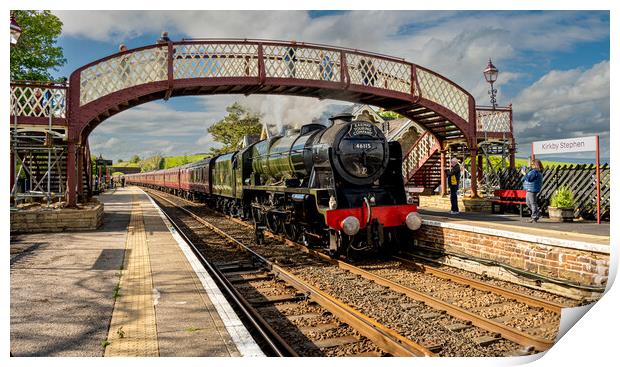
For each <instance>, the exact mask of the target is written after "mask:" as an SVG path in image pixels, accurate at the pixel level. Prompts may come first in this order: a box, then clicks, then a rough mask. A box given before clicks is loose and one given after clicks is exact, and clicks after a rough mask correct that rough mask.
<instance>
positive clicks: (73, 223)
mask: <svg viewBox="0 0 620 367" xmlns="http://www.w3.org/2000/svg"><path fill="white" fill-rule="evenodd" d="M102 222H103V204H101V203H98V202H93V203H88V204H84V205H79V206H78V208H77V209H66V208H63V209H47V208H42V207H37V208H29V209H25V210H17V211H11V233H13V232H16V233H35V232H39V233H40V232H63V231H84V230H94V229H97V228H98V227H99V226H100V225H101V223H102Z"/></svg>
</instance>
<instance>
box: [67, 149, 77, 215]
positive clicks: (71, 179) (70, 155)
mask: <svg viewBox="0 0 620 367" xmlns="http://www.w3.org/2000/svg"><path fill="white" fill-rule="evenodd" d="M76 148H77V144H76V143H75V142H72V141H69V142H68V143H67V194H66V200H67V207H68V208H74V207H76V205H77V191H76V187H77V172H76V159H75V158H76V156H75V155H76Z"/></svg>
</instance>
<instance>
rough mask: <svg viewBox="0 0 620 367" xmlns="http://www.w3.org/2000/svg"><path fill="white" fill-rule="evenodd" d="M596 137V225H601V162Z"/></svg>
mask: <svg viewBox="0 0 620 367" xmlns="http://www.w3.org/2000/svg"><path fill="white" fill-rule="evenodd" d="M598 139H599V138H598V135H597V136H596V223H598V224H601V162H600V154H599V150H598Z"/></svg>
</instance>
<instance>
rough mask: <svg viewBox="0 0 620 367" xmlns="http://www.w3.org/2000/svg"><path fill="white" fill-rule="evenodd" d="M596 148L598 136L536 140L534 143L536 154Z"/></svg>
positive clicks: (586, 150) (584, 150) (592, 149)
mask: <svg viewBox="0 0 620 367" xmlns="http://www.w3.org/2000/svg"><path fill="white" fill-rule="evenodd" d="M595 150H596V136H585V137H579V138H569V139H558V140H546V141H535V142H533V143H532V153H534V154H561V153H577V152H592V151H595Z"/></svg>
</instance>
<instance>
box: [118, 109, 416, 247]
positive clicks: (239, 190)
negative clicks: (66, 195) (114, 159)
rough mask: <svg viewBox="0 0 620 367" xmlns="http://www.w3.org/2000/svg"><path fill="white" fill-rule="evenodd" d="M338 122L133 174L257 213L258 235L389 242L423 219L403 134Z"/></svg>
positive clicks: (321, 243) (337, 242)
mask: <svg viewBox="0 0 620 367" xmlns="http://www.w3.org/2000/svg"><path fill="white" fill-rule="evenodd" d="M330 122H331V125H330V126H324V125H322V124H307V125H304V126H303V127H302V128H301V129H300V130H298V131H294V132H293V133H290V132H289V134H286V135H282V136H276V137H272V138H268V139H266V140H261V141H258V142H256V143H253V144H249V145H248V146H247V147H245V148H244V149H242V150H239V151H236V152H232V153H228V154H223V155H219V156H216V157H213V158H206V159H204V160H202V161H199V162H195V163H191V164H187V165H184V166H179V167H175V168H171V169H166V170H160V171H154V172H147V173H140V174H131V175H125V178H126V182H128V183H132V184H136V185H142V186H146V187H151V188H156V189H159V190H163V191H167V192H170V193H173V194H176V195H179V196H184V197H186V198H188V199H193V200H200V201H203V202H206V203H207V204H208V205H209V206H211V207H213V208H215V209H218V210H220V211H222V212H224V213H226V214H230V215H232V216H236V217H240V218H242V219H244V220H252V221H253V222H254V225H255V229H256V236H257V240H259V241H262V239H263V230H264V229H265V228H267V229H269V230H271V231H272V232H275V233H279V234H283V235H285V236H286V237H287V238H289V239H291V240H293V241H302V242H304V243H305V244H307V245H310V246H318V247H324V248H326V249H327V250H329V252H330V253H331V254H332V255H340V254H346V255H352V252H353V253H378V252H383V251H386V250H387V251H390V250H392V249H394V248H395V247H396V246H397V245H398V243H399V242H402V241H405V240H406V239H407V238H408V237H409V236H411V232H410V231H415V230H417V229H418V228H419V227H420V225H421V218H420V216H419V215H418V213H417V207H416V206H415V205H410V204H407V202H406V196H405V190H404V184H403V178H402V172H401V167H402V151H401V147H400V144H399V143H398V142H388V141H387V140H386V138H385V136H384V135H383V132H382V131H381V130H380V129H379V128H378V127H377V126H375V125H374V124H373V123H371V122H368V121H363V120H353V116H352V115H349V114H340V115H336V116H333V117H332V118H330Z"/></svg>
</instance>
